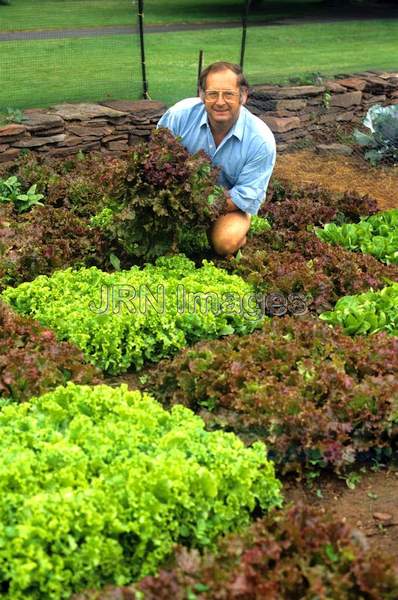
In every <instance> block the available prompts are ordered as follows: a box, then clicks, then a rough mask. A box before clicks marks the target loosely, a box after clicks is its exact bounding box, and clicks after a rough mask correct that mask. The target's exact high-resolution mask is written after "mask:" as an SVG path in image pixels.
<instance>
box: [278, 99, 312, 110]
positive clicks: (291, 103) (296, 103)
mask: <svg viewBox="0 0 398 600" xmlns="http://www.w3.org/2000/svg"><path fill="white" fill-rule="evenodd" d="M306 106H307V102H306V100H278V102H277V103H276V107H275V108H276V110H278V111H279V110H283V111H292V110H301V109H303V108H305V107H306Z"/></svg>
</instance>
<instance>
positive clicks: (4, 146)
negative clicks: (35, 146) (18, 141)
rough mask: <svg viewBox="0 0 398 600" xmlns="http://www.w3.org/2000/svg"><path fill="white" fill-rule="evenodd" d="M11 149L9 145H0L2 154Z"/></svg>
mask: <svg viewBox="0 0 398 600" xmlns="http://www.w3.org/2000/svg"><path fill="white" fill-rule="evenodd" d="M9 147H10V146H9V145H8V144H0V152H5V151H6V150H8V148H9Z"/></svg>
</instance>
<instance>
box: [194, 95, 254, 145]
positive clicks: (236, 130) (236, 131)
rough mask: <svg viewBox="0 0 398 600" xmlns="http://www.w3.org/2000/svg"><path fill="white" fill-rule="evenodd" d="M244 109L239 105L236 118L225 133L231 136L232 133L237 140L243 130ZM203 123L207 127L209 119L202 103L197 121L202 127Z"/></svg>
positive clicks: (241, 136) (241, 135)
mask: <svg viewBox="0 0 398 600" xmlns="http://www.w3.org/2000/svg"><path fill="white" fill-rule="evenodd" d="M245 110H246V109H245V107H244V106H241V107H240V111H239V117H238V120H237V121H236V123H235V124H234V125H233V126H232V127H231V129H230V130H229V132H228V134H227V135H228V137H231V136H233V135H234V136H235V137H237V138H238V140H240V141H242V138H243V130H244V126H245ZM203 125H206V127H209V121H208V118H207V112H206V108H205V105H204V104H203V115H202V118H201V120H200V122H199V127H203Z"/></svg>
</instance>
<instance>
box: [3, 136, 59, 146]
mask: <svg viewBox="0 0 398 600" xmlns="http://www.w3.org/2000/svg"><path fill="white" fill-rule="evenodd" d="M65 137H66V136H65V134H64V133H61V134H59V135H52V136H51V137H31V138H27V139H25V140H21V141H19V142H15V143H14V144H13V145H14V146H15V147H16V148H37V147H38V146H45V145H46V144H55V143H57V142H63V141H64V139H65Z"/></svg>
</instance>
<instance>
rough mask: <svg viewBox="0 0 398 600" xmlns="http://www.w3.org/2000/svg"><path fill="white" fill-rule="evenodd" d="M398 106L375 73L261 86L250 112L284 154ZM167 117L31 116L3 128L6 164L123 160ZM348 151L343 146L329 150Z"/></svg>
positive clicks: (118, 103) (96, 112)
mask: <svg viewBox="0 0 398 600" xmlns="http://www.w3.org/2000/svg"><path fill="white" fill-rule="evenodd" d="M397 103H398V72H394V73H386V72H381V71H367V72H366V73H358V74H355V75H352V76H341V77H339V78H336V79H334V80H328V81H322V85H302V86H277V85H256V86H253V88H252V89H251V93H250V98H249V102H248V104H247V106H248V108H249V109H250V110H251V111H252V112H253V113H254V114H256V115H258V116H259V117H260V118H261V119H262V120H263V121H265V123H267V124H268V125H269V127H270V128H271V130H272V131H273V133H274V135H275V138H276V141H277V143H278V149H279V151H281V150H285V149H288V148H289V147H290V146H291V145H294V144H296V143H297V142H298V141H300V140H302V139H308V140H311V139H313V138H314V134H315V132H319V130H320V129H322V127H325V128H327V127H329V129H330V126H331V125H333V124H334V123H347V122H349V123H353V124H354V125H356V124H358V123H359V122H360V121H361V120H362V118H363V116H364V114H366V112H367V110H368V108H369V107H370V106H372V105H373V104H382V105H387V104H397ZM165 110H166V106H165V105H164V104H162V103H161V102H156V101H152V100H139V101H136V102H131V101H127V100H115V101H110V102H103V103H100V104H60V105H57V106H54V107H52V108H50V109H31V110H25V111H24V117H25V120H24V121H23V122H22V123H11V124H9V125H5V126H2V127H0V163H8V162H10V163H12V161H13V160H14V159H15V158H17V157H18V156H19V155H20V154H21V152H22V151H24V150H25V151H26V150H30V151H32V152H34V153H36V154H38V155H42V156H51V157H64V156H69V155H71V154H76V153H77V152H79V151H84V152H87V151H92V150H95V151H100V152H104V153H112V154H120V153H122V152H123V151H124V150H127V149H128V147H129V146H132V145H134V144H135V143H137V142H138V141H140V140H142V139H147V138H148V136H149V134H150V132H151V130H152V129H153V128H154V127H155V126H156V123H157V121H158V120H159V118H160V117H161V115H162V114H163V113H164V111H165ZM328 149H329V150H332V151H335V152H337V151H343V150H344V148H342V149H341V148H337V145H333V144H330V145H326V146H325V148H324V150H325V151H327V150H328Z"/></svg>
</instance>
